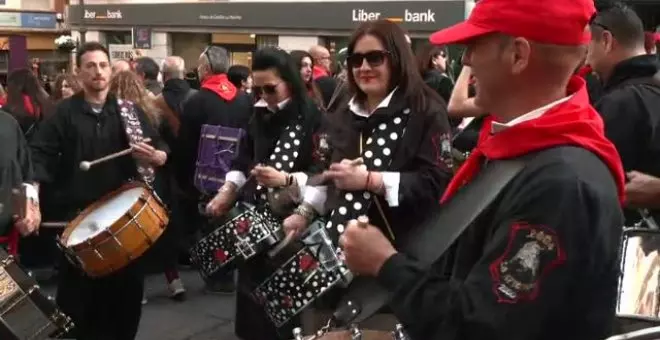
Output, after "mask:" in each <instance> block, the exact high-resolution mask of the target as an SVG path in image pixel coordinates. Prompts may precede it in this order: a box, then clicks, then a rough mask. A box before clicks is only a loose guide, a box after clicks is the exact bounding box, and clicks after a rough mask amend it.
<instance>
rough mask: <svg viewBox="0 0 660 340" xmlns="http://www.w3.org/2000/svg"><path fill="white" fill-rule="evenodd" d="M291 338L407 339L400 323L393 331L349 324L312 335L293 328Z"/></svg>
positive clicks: (347, 339) (329, 339)
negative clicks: (347, 328)
mask: <svg viewBox="0 0 660 340" xmlns="http://www.w3.org/2000/svg"><path fill="white" fill-rule="evenodd" d="M293 338H294V339H293V340H409V338H408V335H406V333H405V332H404V331H403V327H402V326H401V325H397V326H396V330H395V331H394V332H383V331H372V330H364V329H359V328H358V327H357V326H355V325H353V326H351V329H349V330H344V331H333V332H327V333H323V332H321V333H320V334H317V335H312V336H305V337H304V336H302V335H301V330H300V328H296V329H294V330H293Z"/></svg>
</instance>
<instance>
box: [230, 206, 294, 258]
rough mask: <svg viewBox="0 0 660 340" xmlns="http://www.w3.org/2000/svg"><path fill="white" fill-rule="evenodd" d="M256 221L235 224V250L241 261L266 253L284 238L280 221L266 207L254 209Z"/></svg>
mask: <svg viewBox="0 0 660 340" xmlns="http://www.w3.org/2000/svg"><path fill="white" fill-rule="evenodd" d="M254 214H255V215H257V217H258V218H257V219H255V220H254V221H250V220H248V221H247V222H242V223H237V224H235V225H234V230H235V231H236V250H237V251H238V253H239V254H240V255H241V258H242V259H243V260H249V259H251V258H253V257H255V256H256V255H258V254H261V253H263V252H264V251H267V250H268V249H270V248H271V247H273V246H274V245H275V244H277V243H278V242H280V241H281V240H282V239H283V238H284V232H283V231H282V220H281V219H279V218H277V217H275V215H273V213H272V212H271V211H270V209H269V208H268V207H259V208H254Z"/></svg>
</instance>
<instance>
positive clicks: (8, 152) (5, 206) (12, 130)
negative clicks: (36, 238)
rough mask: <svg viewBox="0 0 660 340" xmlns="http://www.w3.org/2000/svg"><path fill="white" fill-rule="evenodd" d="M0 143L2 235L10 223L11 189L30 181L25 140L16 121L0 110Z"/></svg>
mask: <svg viewBox="0 0 660 340" xmlns="http://www.w3.org/2000/svg"><path fill="white" fill-rule="evenodd" d="M0 143H1V144H2V153H0V204H1V205H0V207H1V208H0V235H4V234H6V233H7V231H8V230H9V228H11V225H12V215H13V204H12V200H11V191H12V189H14V188H18V187H19V186H20V185H21V183H26V182H32V164H31V162H30V152H29V149H28V146H27V142H26V141H25V137H23V132H22V131H21V127H20V126H19V124H18V122H17V121H16V120H15V119H14V118H13V117H12V116H11V115H9V114H8V113H6V112H4V111H0Z"/></svg>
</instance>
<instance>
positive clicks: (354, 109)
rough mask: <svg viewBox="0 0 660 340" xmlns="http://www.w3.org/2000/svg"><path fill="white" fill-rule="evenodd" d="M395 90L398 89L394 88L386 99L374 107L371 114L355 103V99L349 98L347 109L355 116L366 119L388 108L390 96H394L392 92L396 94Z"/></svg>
mask: <svg viewBox="0 0 660 340" xmlns="http://www.w3.org/2000/svg"><path fill="white" fill-rule="evenodd" d="M397 89H398V87H395V88H394V90H392V92H390V94H388V95H387V97H385V99H383V100H382V101H381V102H380V104H378V106H376V108H375V109H374V110H373V111H371V112H369V111H367V110H365V109H364V108H363V107H362V105H360V104H358V103H357V102H355V97H353V98H351V100H350V101H349V102H348V109H349V110H351V111H352V112H353V113H354V114H355V115H357V116H360V117H365V118H368V117H369V116H370V115H371V114H372V113H374V111H376V110H378V109H382V108H386V107H388V106H390V101H392V96H394V92H396V90H397Z"/></svg>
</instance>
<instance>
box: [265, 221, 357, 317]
mask: <svg viewBox="0 0 660 340" xmlns="http://www.w3.org/2000/svg"><path fill="white" fill-rule="evenodd" d="M324 226H325V221H323V220H320V219H319V220H316V221H314V222H313V223H312V224H311V225H310V226H309V228H308V229H307V231H306V233H305V234H304V235H303V236H302V237H301V239H300V241H299V242H296V244H295V245H294V246H292V247H295V249H296V251H292V252H289V254H292V255H289V256H283V257H282V258H279V259H278V258H274V259H272V264H273V267H272V273H271V274H270V275H269V276H266V277H267V278H266V279H265V280H264V281H263V282H262V283H261V284H260V285H258V286H257V288H256V289H255V290H254V292H253V296H254V298H255V300H256V301H257V302H259V303H260V304H261V305H262V306H263V307H264V310H265V311H266V314H267V315H268V317H269V318H270V320H271V321H272V322H273V323H274V324H275V325H276V326H277V327H281V326H282V325H284V324H286V323H287V322H288V321H289V320H291V318H293V317H294V316H296V315H297V314H298V313H300V312H301V311H302V310H303V309H305V308H306V307H307V306H309V305H310V304H311V303H312V302H314V301H315V300H316V299H318V298H319V297H320V296H322V295H323V294H325V293H326V292H327V291H329V290H330V289H331V288H333V287H336V286H345V285H348V283H350V282H351V280H352V279H353V275H352V273H351V272H350V271H349V270H348V268H346V266H345V265H344V262H343V260H342V255H341V250H340V249H339V248H336V247H335V246H334V245H333V243H332V241H331V240H330V238H329V237H328V234H327V233H326V231H325V228H324Z"/></svg>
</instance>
